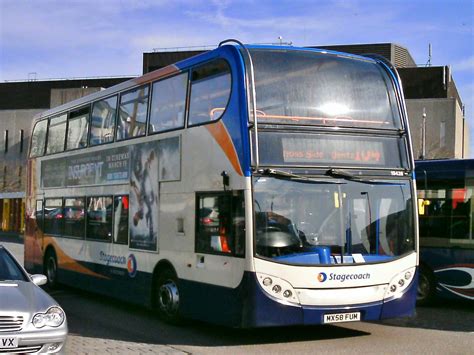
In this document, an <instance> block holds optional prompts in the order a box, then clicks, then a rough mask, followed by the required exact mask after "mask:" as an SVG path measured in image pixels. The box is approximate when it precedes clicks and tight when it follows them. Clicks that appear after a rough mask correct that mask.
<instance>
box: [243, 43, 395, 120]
mask: <svg viewBox="0 0 474 355" xmlns="http://www.w3.org/2000/svg"><path fill="white" fill-rule="evenodd" d="M251 53H252V59H253V62H254V66H255V86H256V97H257V107H256V109H257V118H258V120H259V122H261V123H262V124H265V123H281V124H298V125H321V126H338V127H361V128H377V129H398V128H401V119H400V114H399V108H398V104H397V99H396V96H395V91H394V88H393V84H392V81H391V79H390V78H389V76H388V74H387V73H386V72H385V71H384V69H383V68H382V67H381V66H380V65H378V64H376V63H375V62H373V61H370V60H363V59H355V58H349V57H343V56H338V55H328V54H324V53H316V52H311V51H285V50H252V51H251Z"/></svg>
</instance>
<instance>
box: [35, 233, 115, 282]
mask: <svg viewBox="0 0 474 355" xmlns="http://www.w3.org/2000/svg"><path fill="white" fill-rule="evenodd" d="M44 239H45V245H50V244H52V245H53V246H54V249H55V251H56V256H57V258H58V266H60V267H61V268H62V269H65V270H69V271H74V272H77V273H80V274H85V275H89V276H94V277H98V278H102V279H108V277H106V276H104V275H101V274H98V273H96V272H94V271H92V270H90V269H89V268H87V267H85V266H83V265H81V264H79V262H78V261H77V260H74V259H73V258H71V257H70V256H69V255H67V254H66V253H65V252H64V251H63V250H62V249H61V247H60V246H59V245H58V243H56V241H55V240H54V239H53V238H51V237H45V238H44Z"/></svg>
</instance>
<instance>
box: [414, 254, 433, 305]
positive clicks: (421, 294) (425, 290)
mask: <svg viewBox="0 0 474 355" xmlns="http://www.w3.org/2000/svg"><path fill="white" fill-rule="evenodd" d="M435 294H436V276H435V275H434V272H433V270H431V268H430V267H429V266H427V265H426V264H423V263H421V264H420V268H419V277H418V290H417V295H416V304H417V305H418V306H427V305H429V304H431V303H432V302H433V299H434V297H435Z"/></svg>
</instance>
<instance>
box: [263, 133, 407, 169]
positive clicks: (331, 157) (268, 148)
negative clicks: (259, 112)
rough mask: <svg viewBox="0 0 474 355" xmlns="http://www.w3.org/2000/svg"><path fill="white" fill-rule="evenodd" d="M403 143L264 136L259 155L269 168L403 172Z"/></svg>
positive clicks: (318, 136) (392, 139)
mask: <svg viewBox="0 0 474 355" xmlns="http://www.w3.org/2000/svg"><path fill="white" fill-rule="evenodd" d="M402 142H403V141H401V140H400V139H399V138H398V137H366V136H363V137H362V136H346V135H322V134H311V135H310V134H300V133H277V132H260V133H259V148H260V150H259V153H260V160H261V163H262V164H269V165H292V166H311V165H316V164H317V165H330V166H334V165H337V166H339V165H340V166H355V165H363V166H373V167H387V168H403V167H405V164H404V163H403V162H402V159H401V149H403V148H404V147H403V143H402Z"/></svg>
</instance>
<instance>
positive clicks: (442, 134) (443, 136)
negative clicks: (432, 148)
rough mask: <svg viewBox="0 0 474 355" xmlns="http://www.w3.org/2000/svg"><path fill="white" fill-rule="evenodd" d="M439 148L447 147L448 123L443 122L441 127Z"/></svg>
mask: <svg viewBox="0 0 474 355" xmlns="http://www.w3.org/2000/svg"><path fill="white" fill-rule="evenodd" d="M439 147H440V148H444V147H446V122H441V123H440V125H439Z"/></svg>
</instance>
